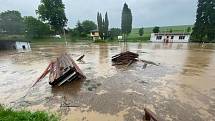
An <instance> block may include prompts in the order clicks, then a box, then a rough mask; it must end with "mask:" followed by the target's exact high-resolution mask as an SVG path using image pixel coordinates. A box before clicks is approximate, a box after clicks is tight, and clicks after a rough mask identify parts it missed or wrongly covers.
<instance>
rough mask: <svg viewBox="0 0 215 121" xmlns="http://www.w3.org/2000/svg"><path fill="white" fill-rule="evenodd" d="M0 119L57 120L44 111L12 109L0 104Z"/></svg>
mask: <svg viewBox="0 0 215 121" xmlns="http://www.w3.org/2000/svg"><path fill="white" fill-rule="evenodd" d="M0 121H58V118H57V117H56V116H54V115H49V114H48V113H46V112H41V111H37V112H30V111H14V110H13V109H10V108H5V107H3V106H1V105H0Z"/></svg>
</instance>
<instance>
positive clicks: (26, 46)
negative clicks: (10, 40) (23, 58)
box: [16, 42, 31, 50]
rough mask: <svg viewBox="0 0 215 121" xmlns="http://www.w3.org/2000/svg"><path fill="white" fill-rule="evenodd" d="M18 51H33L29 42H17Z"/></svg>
mask: <svg viewBox="0 0 215 121" xmlns="http://www.w3.org/2000/svg"><path fill="white" fill-rule="evenodd" d="M16 49H17V50H31V47H30V44H29V42H16Z"/></svg>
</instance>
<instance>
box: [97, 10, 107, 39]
mask: <svg viewBox="0 0 215 121" xmlns="http://www.w3.org/2000/svg"><path fill="white" fill-rule="evenodd" d="M97 23H98V31H99V36H100V38H101V39H106V38H107V37H108V27H109V20H108V15H107V12H106V14H105V19H103V18H102V14H101V13H99V12H98V14H97Z"/></svg>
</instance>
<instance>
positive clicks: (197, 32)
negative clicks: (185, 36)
mask: <svg viewBox="0 0 215 121" xmlns="http://www.w3.org/2000/svg"><path fill="white" fill-rule="evenodd" d="M192 40H193V41H198V42H204V41H205V42H211V41H212V40H215V1H214V0H198V9H197V15H196V22H195V25H194V28H193V32H192Z"/></svg>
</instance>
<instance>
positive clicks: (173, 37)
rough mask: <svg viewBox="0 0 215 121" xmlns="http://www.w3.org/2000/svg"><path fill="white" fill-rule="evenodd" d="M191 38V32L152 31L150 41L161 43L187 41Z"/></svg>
mask: <svg viewBox="0 0 215 121" xmlns="http://www.w3.org/2000/svg"><path fill="white" fill-rule="evenodd" d="M189 40H190V34H189V33H152V34H151V38H150V41H151V42H160V43H174V42H175V43H187V42H189Z"/></svg>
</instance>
